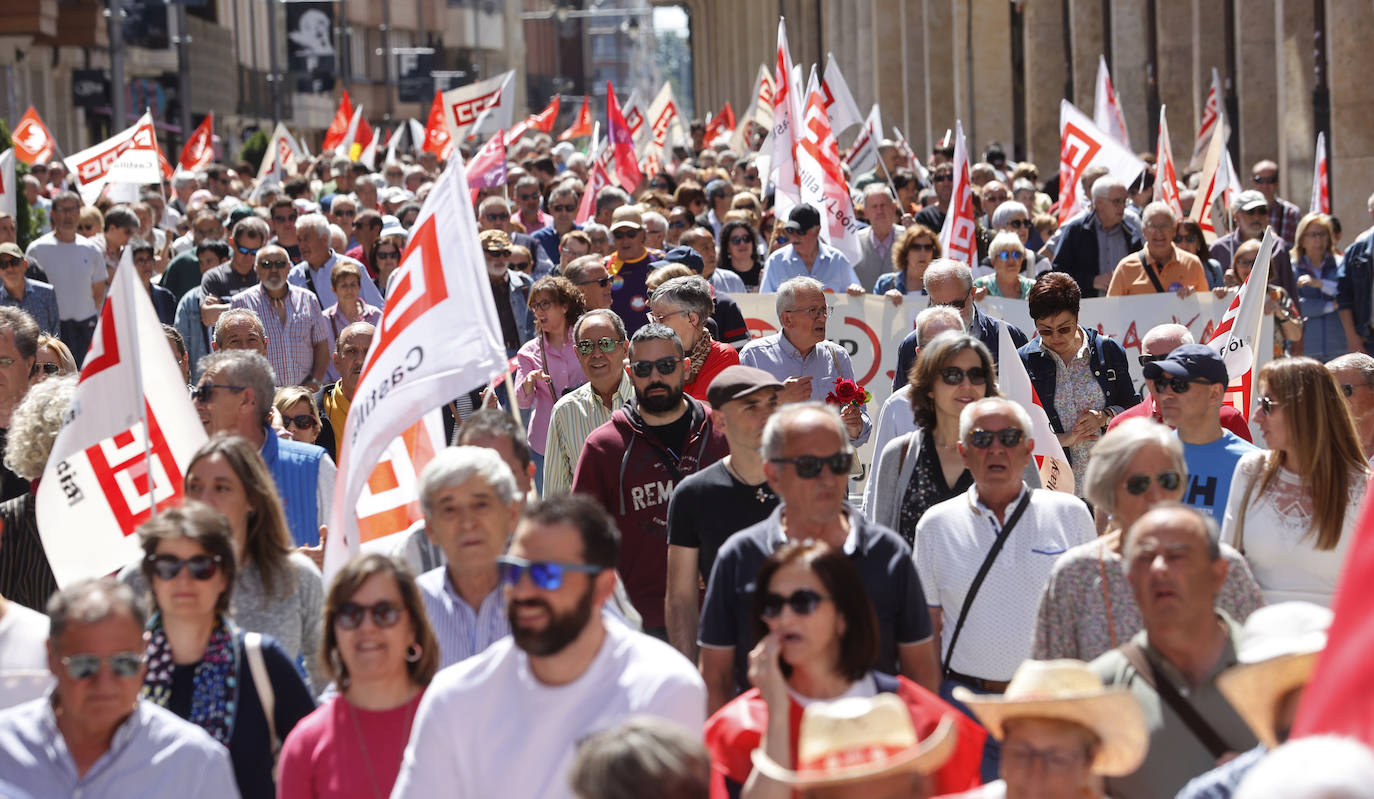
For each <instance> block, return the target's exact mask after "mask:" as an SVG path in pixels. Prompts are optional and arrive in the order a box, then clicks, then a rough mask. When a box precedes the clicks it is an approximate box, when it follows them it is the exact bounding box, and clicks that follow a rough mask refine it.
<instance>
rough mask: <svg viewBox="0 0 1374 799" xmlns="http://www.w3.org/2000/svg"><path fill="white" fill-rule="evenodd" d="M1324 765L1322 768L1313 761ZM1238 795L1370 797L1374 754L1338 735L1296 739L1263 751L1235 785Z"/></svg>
mask: <svg viewBox="0 0 1374 799" xmlns="http://www.w3.org/2000/svg"><path fill="white" fill-rule="evenodd" d="M1316 763H1320V764H1321V767H1320V768H1315V769H1314V768H1313V767H1312V766H1313V764H1316ZM1233 795H1234V797H1235V799H1271V798H1272V797H1280V796H1281V797H1284V799H1371V797H1374V753H1372V752H1370V749H1369V747H1368V746H1366V745H1365V744H1363V743H1361V742H1360V741H1357V740H1354V739H1352V738H1343V737H1341V736H1338V735H1311V736H1307V737H1304V738H1296V739H1294V740H1291V741H1288V742H1287V743H1285V744H1283V745H1282V746H1280V747H1278V748H1277V749H1274V750H1273V751H1271V752H1270V753H1269V754H1267V755H1265V756H1264V758H1263V759H1262V760H1260V761H1259V762H1258V763H1256V764H1255V767H1254V768H1252V769H1250V772H1249V773H1248V774H1246V775H1245V779H1243V780H1241V782H1240V786H1239V787H1238V788H1236V792H1235V794H1233Z"/></svg>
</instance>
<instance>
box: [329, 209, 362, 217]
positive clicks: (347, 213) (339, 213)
mask: <svg viewBox="0 0 1374 799" xmlns="http://www.w3.org/2000/svg"><path fill="white" fill-rule="evenodd" d="M357 213H358V212H357V211H351V210H347V209H345V210H342V211H335V212H334V216H356V215H357Z"/></svg>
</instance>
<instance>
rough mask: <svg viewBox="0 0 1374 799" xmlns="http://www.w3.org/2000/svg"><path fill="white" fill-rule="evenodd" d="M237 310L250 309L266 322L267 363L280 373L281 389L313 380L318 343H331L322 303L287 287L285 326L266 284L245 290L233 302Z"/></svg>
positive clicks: (231, 302)
mask: <svg viewBox="0 0 1374 799" xmlns="http://www.w3.org/2000/svg"><path fill="white" fill-rule="evenodd" d="M229 305H230V306H231V307H233V308H247V309H248V310H250V311H252V312H253V313H255V314H257V315H258V318H259V319H261V320H262V328H263V333H264V336H265V337H266V338H267V360H268V361H269V362H270V363H271V364H272V370H273V371H274V372H276V373H277V385H279V386H295V385H299V384H301V383H304V382H305V381H306V380H309V379H310V378H311V376H312V375H311V374H310V370H311V367H313V366H314V361H315V349H314V346H315V344H316V343H318V342H321V341H329V323H328V322H326V321H325V318H324V312H323V311H321V310H320V301H319V300H317V299H315V295H313V294H311V293H310V292H309V291H306V290H305V289H302V288H297V287H296V286H292V285H290V284H287V294H286V321H285V322H283V321H282V318H281V316H280V315H279V314H278V312H277V309H276V308H273V307H272V300H271V298H269V297H268V296H267V292H266V290H264V289H263V287H262V284H258V285H256V286H253V287H252V288H250V289H245V290H244V291H241V292H239V293H238V294H235V295H234V298H233V299H232V300H230V301H229Z"/></svg>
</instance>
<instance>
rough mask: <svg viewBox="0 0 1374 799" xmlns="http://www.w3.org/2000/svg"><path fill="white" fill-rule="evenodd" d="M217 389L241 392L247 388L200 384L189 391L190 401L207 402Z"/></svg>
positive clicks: (226, 384) (224, 384)
mask: <svg viewBox="0 0 1374 799" xmlns="http://www.w3.org/2000/svg"><path fill="white" fill-rule="evenodd" d="M217 388H227V389H229V390H230V391H242V390H244V389H245V388H247V386H231V385H229V384H228V383H201V384H200V385H198V386H196V387H195V388H193V389H191V401H192V402H209V401H210V397H211V396H213V395H214V393H215V389H217Z"/></svg>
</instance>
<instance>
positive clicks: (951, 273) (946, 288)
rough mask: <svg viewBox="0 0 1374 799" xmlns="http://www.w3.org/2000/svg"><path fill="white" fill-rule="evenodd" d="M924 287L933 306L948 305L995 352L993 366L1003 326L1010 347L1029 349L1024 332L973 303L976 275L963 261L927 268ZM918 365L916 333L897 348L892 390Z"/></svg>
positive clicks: (942, 261)
mask: <svg viewBox="0 0 1374 799" xmlns="http://www.w3.org/2000/svg"><path fill="white" fill-rule="evenodd" d="M921 283H922V285H923V287H924V288H925V290H926V294H927V295H928V296H929V297H930V304H931V305H932V306H936V305H947V306H949V307H951V308H953V309H954V310H956V311H958V312H959V315H960V316H962V317H963V319H964V329H966V330H968V332H969V334H971V335H972V336H973V337H974V338H976V339H978V340H979V341H981V342H983V344H985V345H987V348H988V350H989V351H991V352H992V362H993V363H997V361H998V359H999V358H1000V357H1001V349H1002V333H1001V329H1002V327H1003V326H1005V327H1006V328H1007V333H1009V334H1010V335H1011V343H1012V344H1015V345H1016V348H1017V349H1020V348H1021V347H1024V346H1026V342H1027V341H1028V339H1027V338H1026V334H1025V333H1022V332H1021V329H1020V328H1018V327H1017V326H1016V325H1013V324H1011V323H1010V322H1003V321H1001V320H1000V319H993V318H992V317H990V316H988V315H987V314H985V313H983V311H982V310H981V309H980V308H979V307H978V303H976V302H974V301H973V271H972V270H970V269H969V268H968V264H965V263H964V262H963V261H955V260H953V259H951V258H937V259H935V260H934V261H932V262H931V263H930V266H928V267H926V273H925V275H924V276H923V277H922V278H921ZM914 363H916V331H915V330H913V331H911V332H910V333H907V334H906V336H905V337H904V338H903V339H902V343H901V344H899V345H897V369H896V371H894V372H893V373H892V390H893V391H896V390H897V389H899V388H901V387H902V386H904V385H906V381H907V375H908V373H909V372H910V371H911V366H912V364H914Z"/></svg>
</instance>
